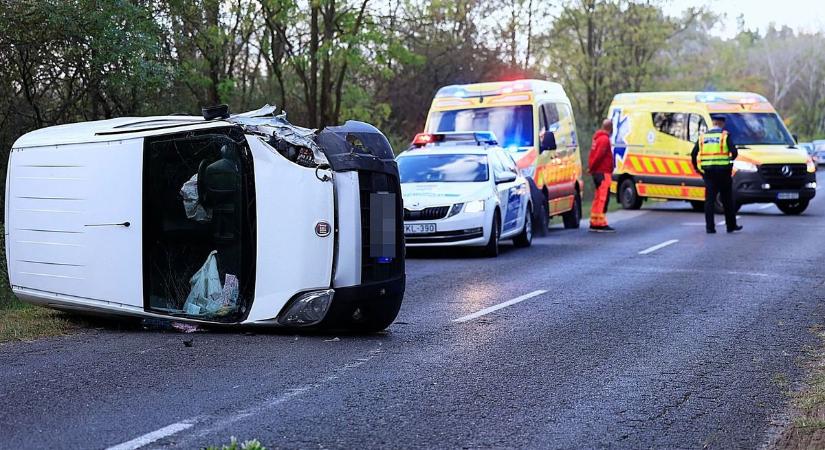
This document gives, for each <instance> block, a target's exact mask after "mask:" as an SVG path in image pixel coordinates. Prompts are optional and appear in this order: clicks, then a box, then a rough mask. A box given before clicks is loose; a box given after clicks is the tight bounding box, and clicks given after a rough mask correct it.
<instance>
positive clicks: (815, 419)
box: [775, 326, 825, 450]
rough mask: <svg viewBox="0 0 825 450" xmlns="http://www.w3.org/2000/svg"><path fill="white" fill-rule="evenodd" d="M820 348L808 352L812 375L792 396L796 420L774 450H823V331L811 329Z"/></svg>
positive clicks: (824, 389)
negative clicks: (817, 339)
mask: <svg viewBox="0 0 825 450" xmlns="http://www.w3.org/2000/svg"><path fill="white" fill-rule="evenodd" d="M811 331H812V332H814V333H815V334H816V336H817V337H818V338H819V342H820V345H819V348H818V349H816V350H812V351H811V352H810V361H811V362H810V370H811V374H810V376H809V378H808V380H807V383H806V386H805V387H804V388H803V389H802V390H801V391H799V392H797V393H794V394H792V397H793V406H794V409H795V411H794V412H795V417H794V418H793V420H792V421H791V423H790V424H789V426H788V427H787V428H786V429H785V430H784V431H783V432H782V433H781V435H780V437H779V440H778V442H777V443H776V445H775V447H776V448H777V449H782V450H785V449H822V448H825V328H824V327H822V326H818V327H815V328H814V329H812V330H811Z"/></svg>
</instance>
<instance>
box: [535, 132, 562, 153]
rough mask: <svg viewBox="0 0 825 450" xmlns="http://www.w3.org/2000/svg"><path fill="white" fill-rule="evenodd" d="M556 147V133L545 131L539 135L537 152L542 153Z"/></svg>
mask: <svg viewBox="0 0 825 450" xmlns="http://www.w3.org/2000/svg"><path fill="white" fill-rule="evenodd" d="M557 148H558V147H557V146H556V134H555V133H553V132H552V131H545V132H544V134H543V135H541V143H540V144H539V153H544V152H546V151H548V150H555V149H557Z"/></svg>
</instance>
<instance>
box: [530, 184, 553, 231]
mask: <svg viewBox="0 0 825 450" xmlns="http://www.w3.org/2000/svg"><path fill="white" fill-rule="evenodd" d="M527 184H529V185H530V201H531V203H532V204H533V205H536V206H535V207H534V208H533V213H532V214H533V233H535V234H538V235H539V236H546V235H547V227H548V226H549V223H550V212H549V211H548V210H547V196H546V195H544V192H543V191H541V190H540V189H539V188H537V187H536V183H534V182H533V180H532V179H531V178H528V179H527Z"/></svg>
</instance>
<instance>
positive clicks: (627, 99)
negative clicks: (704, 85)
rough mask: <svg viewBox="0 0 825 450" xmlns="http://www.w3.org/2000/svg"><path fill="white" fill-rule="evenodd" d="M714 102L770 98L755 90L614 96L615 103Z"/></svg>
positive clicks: (740, 102)
mask: <svg viewBox="0 0 825 450" xmlns="http://www.w3.org/2000/svg"><path fill="white" fill-rule="evenodd" d="M652 102H674V103H677V102H678V103H713V104H737V105H738V104H743V103H768V100H767V99H766V98H765V97H763V96H761V95H759V94H755V93H753V92H732V91H731V92H707V91H674V92H624V93H621V94H616V96H615V97H613V103H625V104H626V103H652Z"/></svg>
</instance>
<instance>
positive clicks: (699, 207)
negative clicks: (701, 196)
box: [690, 200, 705, 212]
mask: <svg viewBox="0 0 825 450" xmlns="http://www.w3.org/2000/svg"><path fill="white" fill-rule="evenodd" d="M690 207H691V208H692V209H693V211H694V212H705V202H704V201H702V200H691V201H690Z"/></svg>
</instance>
